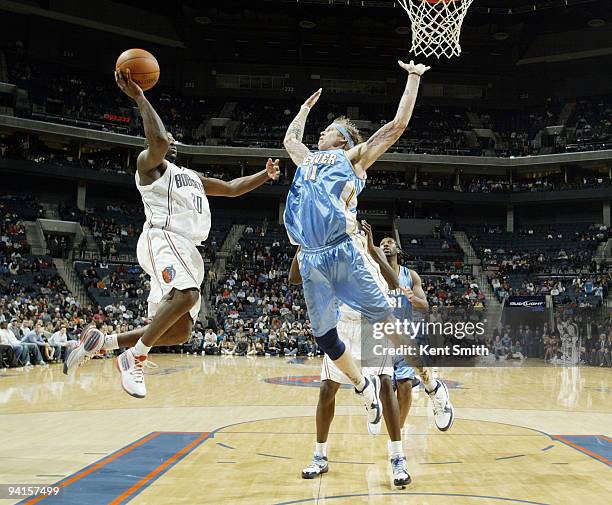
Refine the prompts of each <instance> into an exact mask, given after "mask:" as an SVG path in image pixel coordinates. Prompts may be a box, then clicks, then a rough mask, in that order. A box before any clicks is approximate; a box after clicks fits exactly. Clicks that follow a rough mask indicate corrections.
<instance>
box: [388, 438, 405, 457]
mask: <svg viewBox="0 0 612 505" xmlns="http://www.w3.org/2000/svg"><path fill="white" fill-rule="evenodd" d="M387 450H388V451H389V456H403V455H404V448H403V447H402V441H401V440H395V441H394V440H389V441H388V442H387Z"/></svg>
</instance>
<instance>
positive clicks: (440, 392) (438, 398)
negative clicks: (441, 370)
mask: <svg viewBox="0 0 612 505" xmlns="http://www.w3.org/2000/svg"><path fill="white" fill-rule="evenodd" d="M425 391H426V393H427V394H428V395H429V398H431V402H432V405H433V412H434V420H435V422H436V427H437V428H438V429H439V430H440V431H446V430H448V429H449V428H450V427H451V426H452V425H453V421H454V419H455V409H454V408H453V405H452V404H451V402H450V398H449V395H448V389H447V387H446V384H444V382H442V381H441V380H438V379H436V387H435V389H434V390H433V391H427V390H425Z"/></svg>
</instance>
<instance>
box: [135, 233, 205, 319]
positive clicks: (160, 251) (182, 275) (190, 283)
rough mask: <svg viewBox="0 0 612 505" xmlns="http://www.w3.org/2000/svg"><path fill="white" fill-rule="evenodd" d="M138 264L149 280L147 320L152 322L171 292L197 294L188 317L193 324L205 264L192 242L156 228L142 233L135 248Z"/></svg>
mask: <svg viewBox="0 0 612 505" xmlns="http://www.w3.org/2000/svg"><path fill="white" fill-rule="evenodd" d="M136 254H137V256H138V263H140V266H141V267H142V268H143V270H144V271H145V272H146V273H147V274H149V276H150V277H151V291H150V293H149V297H148V298H147V302H149V310H148V316H149V318H150V319H151V318H153V317H154V316H155V314H156V312H157V309H158V307H159V305H160V302H161V301H162V299H163V298H164V296H166V295H167V294H169V293H170V291H172V289H174V288H176V289H189V288H196V289H197V290H198V301H197V302H196V304H195V305H194V306H193V307H192V308H191V310H190V311H189V314H190V315H191V318H192V319H193V320H194V321H195V320H196V319H197V318H198V314H199V313H200V305H201V303H202V297H201V295H200V294H199V293H200V286H201V285H202V281H203V280H204V261H203V260H202V256H201V255H200V252H199V251H198V250H197V248H196V246H195V245H194V244H193V242H192V241H191V240H189V239H188V238H185V237H183V236H182V235H177V234H176V233H173V232H171V231H167V230H161V229H159V228H149V229H146V230H143V232H142V233H141V234H140V238H139V239H138V246H137V247H136Z"/></svg>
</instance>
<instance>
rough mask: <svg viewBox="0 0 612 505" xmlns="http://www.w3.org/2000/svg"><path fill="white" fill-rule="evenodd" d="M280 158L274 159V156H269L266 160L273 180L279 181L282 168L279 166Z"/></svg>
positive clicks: (269, 174) (267, 168) (269, 175)
mask: <svg viewBox="0 0 612 505" xmlns="http://www.w3.org/2000/svg"><path fill="white" fill-rule="evenodd" d="M278 163H279V160H278V159H276V160H274V161H272V158H268V161H267V162H266V170H267V171H268V177H269V178H270V179H272V180H273V181H277V180H278V178H279V176H280V168H279V166H278Z"/></svg>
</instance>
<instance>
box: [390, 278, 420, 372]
mask: <svg viewBox="0 0 612 505" xmlns="http://www.w3.org/2000/svg"><path fill="white" fill-rule="evenodd" d="M399 283H400V286H401V287H402V288H404V289H406V288H410V289H412V276H411V275H410V269H409V268H407V267H404V266H400V270H399ZM389 296H390V297H392V300H393V302H395V303H392V305H393V306H394V307H395V308H394V310H393V315H394V316H395V317H397V319H399V320H400V321H404V320H407V321H409V322H411V321H413V320H414V314H413V311H412V304H411V303H410V301H409V300H408V298H407V297H406V295H404V294H403V293H402V292H401V290H399V289H394V290H391V291H389ZM393 369H394V374H393V375H394V377H393V378H394V380H402V379H412V378H414V376H415V375H416V372H415V371H414V368H412V367H411V366H410V365H409V364H408V363H407V362H406V360H405V359H404V357H403V356H394V358H393Z"/></svg>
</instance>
